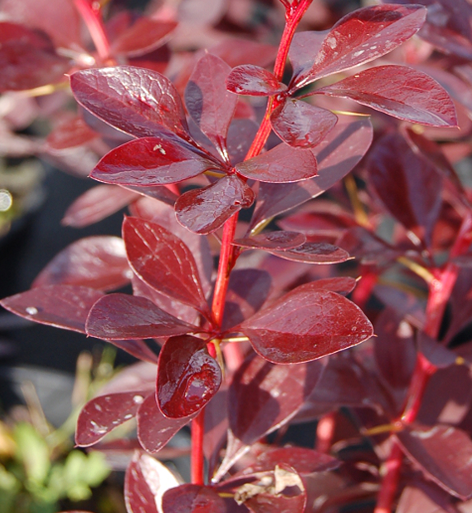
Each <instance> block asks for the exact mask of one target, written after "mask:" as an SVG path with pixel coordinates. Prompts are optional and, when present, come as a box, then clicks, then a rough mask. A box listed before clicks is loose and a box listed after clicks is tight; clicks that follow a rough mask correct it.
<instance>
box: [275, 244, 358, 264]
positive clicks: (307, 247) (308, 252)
mask: <svg viewBox="0 0 472 513" xmlns="http://www.w3.org/2000/svg"><path fill="white" fill-rule="evenodd" d="M268 251H269V252H270V253H272V254H273V255H276V256H278V257H280V258H285V259H286V260H294V261H295V262H303V263H305V264H340V263H341V262H346V260H350V259H351V257H350V256H349V253H348V252H347V251H344V249H341V248H338V247H337V246H333V245H332V244H326V243H324V242H321V243H316V242H305V244H302V245H301V246H298V247H296V248H292V249H287V250H284V251H272V250H270V249H269V250H268Z"/></svg>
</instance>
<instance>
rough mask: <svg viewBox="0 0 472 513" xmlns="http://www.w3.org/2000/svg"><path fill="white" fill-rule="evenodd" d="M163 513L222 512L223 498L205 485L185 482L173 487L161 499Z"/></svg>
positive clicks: (223, 508) (224, 508)
mask: <svg viewBox="0 0 472 513" xmlns="http://www.w3.org/2000/svg"><path fill="white" fill-rule="evenodd" d="M162 510H163V513H222V512H225V511H226V507H225V503H224V500H223V499H222V498H221V497H220V496H219V495H218V494H217V493H216V491H214V490H212V489H211V488H207V487H205V486H200V485H195V484H185V485H181V486H179V487H178V488H173V489H172V490H169V491H167V492H166V493H165V494H164V497H163V499H162Z"/></svg>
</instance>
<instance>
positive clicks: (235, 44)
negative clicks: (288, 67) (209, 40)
mask: <svg viewBox="0 0 472 513" xmlns="http://www.w3.org/2000/svg"><path fill="white" fill-rule="evenodd" d="M211 53H212V54H213V55H217V56H218V57H221V58H222V59H223V60H224V61H225V62H227V63H228V64H229V65H230V66H231V67H236V66H240V65H241V64H253V65H254V66H267V65H269V64H270V63H271V62H273V61H274V59H275V56H276V55H277V48H276V47H275V46H272V45H268V44H261V43H257V42H255V41H251V40H249V39H241V38H231V39H227V40H224V41H223V42H221V43H219V44H218V45H216V46H214V47H213V48H212V49H211Z"/></svg>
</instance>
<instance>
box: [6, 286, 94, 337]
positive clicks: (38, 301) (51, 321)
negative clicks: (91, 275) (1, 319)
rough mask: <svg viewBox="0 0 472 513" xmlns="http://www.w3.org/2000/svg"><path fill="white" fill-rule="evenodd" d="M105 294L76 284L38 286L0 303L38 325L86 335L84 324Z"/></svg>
mask: <svg viewBox="0 0 472 513" xmlns="http://www.w3.org/2000/svg"><path fill="white" fill-rule="evenodd" d="M101 297H103V292H100V291H99V290H95V289H90V288H88V287H77V286H73V285H48V286H46V287H37V288H34V289H31V290H28V291H26V292H23V293H21V294H16V295H15V296H10V297H7V298H5V299H2V301H0V304H1V305H2V306H3V308H6V309H7V310H9V311H10V312H13V313H15V314H16V315H19V316H20V317H24V318H25V319H29V320H31V321H35V322H38V323H40V324H47V325H49V326H55V327H56V328H64V329H68V330H72V331H78V332H79V333H85V321H86V319H87V315H88V313H89V310H90V308H92V306H93V304H94V303H95V302H96V301H97V300H98V299H100V298H101Z"/></svg>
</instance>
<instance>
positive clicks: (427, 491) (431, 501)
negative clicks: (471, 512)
mask: <svg viewBox="0 0 472 513" xmlns="http://www.w3.org/2000/svg"><path fill="white" fill-rule="evenodd" d="M453 508H454V509H455V507H454V506H453V505H452V497H451V496H450V495H449V494H448V493H446V492H444V491H443V490H441V489H440V488H437V487H436V486H433V485H432V484H430V483H426V482H415V483H412V485H411V486H407V487H406V488H405V489H404V490H403V492H402V494H401V496H400V500H399V501H398V506H397V513H446V512H448V511H453ZM464 513H465V512H464Z"/></svg>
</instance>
